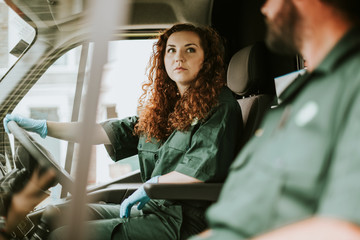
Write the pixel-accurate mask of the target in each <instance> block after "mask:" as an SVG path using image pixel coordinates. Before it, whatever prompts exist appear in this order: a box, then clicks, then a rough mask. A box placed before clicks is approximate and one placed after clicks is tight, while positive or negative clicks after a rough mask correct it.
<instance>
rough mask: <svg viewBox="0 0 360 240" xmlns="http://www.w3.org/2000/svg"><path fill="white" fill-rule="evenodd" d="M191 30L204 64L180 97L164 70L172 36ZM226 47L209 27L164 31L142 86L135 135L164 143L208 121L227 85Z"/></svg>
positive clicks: (174, 84) (190, 27) (173, 28)
mask: <svg viewBox="0 0 360 240" xmlns="http://www.w3.org/2000/svg"><path fill="white" fill-rule="evenodd" d="M181 31H190V32H194V33H196V34H197V35H198V36H199V37H200V44H201V47H202V48H203V50H204V62H203V65H202V68H201V69H200V71H199V73H198V75H197V77H196V79H195V80H194V81H193V82H192V83H191V84H190V86H189V88H188V89H187V90H186V92H185V93H184V94H183V96H182V97H181V96H180V94H179V92H178V89H177V86H176V83H175V82H174V81H172V80H171V79H170V78H169V76H168V74H167V73H166V70H165V63H164V56H165V50H166V44H167V41H168V39H169V37H170V35H171V34H173V33H175V32H181ZM223 55H224V51H223V44H222V39H221V37H220V36H219V34H218V33H217V32H216V31H215V30H213V29H212V28H210V27H196V26H194V25H191V24H176V25H174V26H173V27H171V28H170V29H168V30H166V31H165V32H163V33H162V34H161V35H160V36H159V38H158V41H157V42H156V43H154V45H153V54H152V56H151V58H150V61H149V67H148V81H147V82H145V83H144V84H143V86H142V89H143V91H144V92H143V94H142V95H141V97H140V99H139V108H140V109H141V111H140V115H139V121H138V123H137V124H136V126H135V134H137V135H146V136H147V138H148V140H149V139H150V138H151V137H153V138H155V139H157V140H160V141H165V140H166V139H167V138H168V137H169V135H170V134H171V133H172V132H173V131H174V130H179V131H186V130H188V129H189V127H190V125H191V123H192V122H193V121H194V119H195V118H197V119H198V121H201V120H203V119H205V118H206V117H207V116H208V114H209V112H210V110H211V109H212V108H214V107H215V106H216V104H217V96H218V95H219V92H220V90H221V88H222V87H223V86H224V85H225V84H226V80H225V64H224V60H223Z"/></svg>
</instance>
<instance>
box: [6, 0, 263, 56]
mask: <svg viewBox="0 0 360 240" xmlns="http://www.w3.org/2000/svg"><path fill="white" fill-rule="evenodd" d="M5 1H6V2H7V3H8V4H9V5H13V6H16V8H18V10H19V11H18V12H22V13H23V14H22V15H23V17H24V18H29V19H30V20H31V21H32V22H33V23H34V26H36V27H37V29H38V31H41V29H42V28H43V29H45V28H46V29H49V28H57V29H59V30H60V31H63V32H66V31H76V29H80V28H82V30H83V28H86V24H85V22H86V20H87V18H86V16H88V15H89V14H88V13H89V12H90V11H89V4H90V3H91V0H62V1H59V0H31V1H23V0H5ZM105 2H106V1H104V3H105ZM107 2H110V1H107ZM263 2H264V1H263V0H251V1H249V0H129V3H130V4H129V6H130V9H131V14H130V15H129V16H130V17H129V20H128V25H127V26H125V28H126V30H137V31H139V30H141V31H147V30H151V29H161V28H167V27H169V26H171V25H172V24H174V23H177V22H191V23H195V24H200V25H212V26H213V27H215V28H216V29H217V30H218V31H219V32H220V34H221V35H222V36H224V38H225V39H226V45H227V49H228V54H227V55H228V56H231V55H232V54H234V53H235V52H236V51H237V50H239V49H241V48H243V47H245V46H247V45H249V44H251V43H254V42H256V41H259V40H262V39H263V36H264V30H265V27H264V22H263V17H262V16H261V13H260V7H261V5H262V3H263Z"/></svg>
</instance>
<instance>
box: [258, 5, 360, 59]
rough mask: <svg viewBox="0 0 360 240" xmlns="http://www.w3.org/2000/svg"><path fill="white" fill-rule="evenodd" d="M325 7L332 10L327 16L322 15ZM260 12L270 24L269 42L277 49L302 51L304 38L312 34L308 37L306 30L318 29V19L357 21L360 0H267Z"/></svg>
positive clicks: (272, 47) (268, 27) (268, 28)
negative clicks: (338, 18) (336, 18)
mask: <svg viewBox="0 0 360 240" xmlns="http://www.w3.org/2000/svg"><path fill="white" fill-rule="evenodd" d="M323 10H326V11H327V13H330V14H328V15H326V17H327V19H322V18H321V17H322V15H321V14H322V12H323ZM261 12H262V13H263V15H264V16H265V21H266V24H267V34H266V43H267V45H268V46H269V47H270V48H271V49H272V50H274V51H276V52H280V53H288V54H295V53H300V51H301V48H302V45H303V41H304V39H305V40H306V38H309V37H312V36H305V34H307V30H308V29H309V28H312V31H314V30H315V31H316V30H317V28H318V27H319V26H318V24H319V21H329V20H330V19H329V18H333V17H334V16H335V15H337V16H339V15H341V18H342V19H344V20H346V21H351V22H353V23H356V22H357V23H358V19H359V18H360V17H359V15H360V14H359V13H360V0H266V1H265V3H264V5H263V6H262V9H261ZM332 13H333V14H332ZM319 16H321V17H319ZM316 18H317V19H316ZM314 19H316V20H315V21H314Z"/></svg>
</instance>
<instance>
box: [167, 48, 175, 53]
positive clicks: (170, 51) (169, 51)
mask: <svg viewBox="0 0 360 240" xmlns="http://www.w3.org/2000/svg"><path fill="white" fill-rule="evenodd" d="M173 52H175V49H174V48H169V49H168V50H167V53H173Z"/></svg>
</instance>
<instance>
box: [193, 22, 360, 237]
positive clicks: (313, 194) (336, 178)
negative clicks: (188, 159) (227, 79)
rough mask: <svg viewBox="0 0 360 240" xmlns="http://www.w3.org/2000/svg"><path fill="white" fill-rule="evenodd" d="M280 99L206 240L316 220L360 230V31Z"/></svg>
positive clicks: (239, 165) (235, 168)
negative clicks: (345, 223) (339, 222)
mask: <svg viewBox="0 0 360 240" xmlns="http://www.w3.org/2000/svg"><path fill="white" fill-rule="evenodd" d="M279 98H280V101H281V103H280V105H279V106H278V107H276V108H274V109H272V110H271V111H269V112H268V114H267V115H266V117H265V118H264V121H263V122H262V124H261V126H260V128H259V129H258V130H257V131H256V133H255V136H253V137H252V139H251V140H250V142H249V143H248V144H247V145H246V146H245V147H244V148H243V150H242V151H241V152H240V154H239V155H238V156H237V158H236V159H235V161H234V163H233V164H232V165H231V167H230V169H231V170H230V173H229V177H228V179H227V180H226V182H225V185H224V188H223V190H222V192H221V195H220V198H219V200H218V202H217V203H216V204H214V205H213V206H211V207H210V208H209V210H208V211H207V214H206V216H207V220H208V222H209V226H210V228H212V229H214V231H213V234H212V236H210V237H208V238H206V239H211V240H212V239H221V240H224V239H226V240H235V239H237V240H239V239H249V238H252V237H254V236H256V235H259V234H262V233H264V232H268V231H271V230H272V229H275V228H278V227H280V226H283V225H285V224H291V223H294V222H297V221H301V220H303V219H306V218H310V217H312V216H314V215H317V216H326V217H332V218H338V219H343V220H347V221H350V222H353V223H355V224H359V225H360V145H359V143H360V141H359V140H360V29H359V28H354V29H352V30H351V31H350V32H348V33H347V34H346V35H345V36H344V37H343V38H342V39H341V41H339V42H338V43H337V45H336V46H335V47H334V48H333V49H332V50H331V52H330V53H329V54H328V55H327V56H326V57H325V59H324V60H323V62H322V63H321V64H320V65H319V66H318V67H317V69H316V70H314V71H313V72H312V73H306V74H305V75H304V76H301V77H299V78H298V79H296V80H295V81H294V82H293V84H291V85H290V86H289V88H288V89H287V90H286V91H285V92H283V94H282V95H280V97H279ZM191 239H192V240H197V239H199V240H200V239H203V238H198V237H194V238H191Z"/></svg>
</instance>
